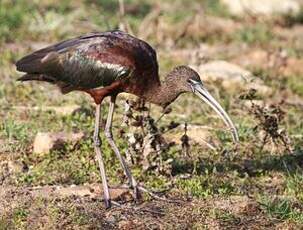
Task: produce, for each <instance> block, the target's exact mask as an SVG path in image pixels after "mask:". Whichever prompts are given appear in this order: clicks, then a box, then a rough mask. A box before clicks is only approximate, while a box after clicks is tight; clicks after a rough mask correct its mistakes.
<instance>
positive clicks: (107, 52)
mask: <svg viewBox="0 0 303 230" xmlns="http://www.w3.org/2000/svg"><path fill="white" fill-rule="evenodd" d="M16 66H17V70H18V71H21V72H25V73H26V74H25V75H23V76H22V77H21V78H19V79H18V80H19V81H29V80H37V81H46V82H50V83H53V84H55V85H57V86H59V88H60V89H61V92H62V93H63V94H66V93H69V92H71V91H74V90H80V91H84V92H86V93H88V94H90V95H91V96H92V98H93V99H94V101H95V103H96V114H95V119H96V120H95V130H94V149H95V152H96V158H97V160H98V163H99V169H100V173H101V177H102V184H103V191H104V200H105V205H106V207H110V206H111V200H110V194H109V190H108V185H107V179H106V175H105V169H104V163H103V158H102V152H101V148H100V147H101V140H100V138H99V126H100V123H99V122H100V113H101V111H100V110H101V107H100V105H101V103H102V101H103V99H104V98H105V97H107V96H110V103H109V112H108V117H107V122H106V125H105V136H106V138H107V140H108V142H109V144H110V146H111V148H112V149H113V151H114V152H115V154H116V156H117V157H118V159H119V161H120V163H121V165H122V168H123V170H124V172H125V174H126V176H127V178H128V180H129V186H130V188H132V189H133V190H134V194H135V198H136V199H137V198H138V196H139V190H144V189H143V188H142V187H140V186H138V184H137V182H136V180H135V179H134V177H133V176H132V174H131V172H130V170H129V168H128V166H127V165H126V162H125V160H124V158H123V157H122V155H121V154H120V152H119V149H118V148H117V146H116V144H115V142H114V139H113V135H112V119H113V113H114V109H115V100H116V96H117V95H118V94H119V93H121V92H126V93H131V94H134V95H136V96H138V97H140V98H143V99H144V100H146V101H148V102H151V103H154V104H157V105H160V106H162V107H164V108H165V107H166V106H168V105H169V104H170V103H171V102H173V101H174V100H175V99H176V98H177V97H178V96H179V95H180V94H182V93H185V92H192V93H194V94H196V95H197V96H198V97H200V98H201V99H202V100H203V101H205V102H206V103H207V104H209V105H210V106H211V107H212V108H213V109H214V110H215V111H216V112H217V113H218V114H219V116H220V117H221V118H222V119H223V120H224V122H225V123H226V125H227V126H229V128H230V129H231V131H232V136H233V140H234V141H235V142H237V141H238V134H237V130H236V128H235V126H234V124H233V123H232V121H231V119H230V118H229V116H228V115H227V114H226V112H225V111H224V110H223V109H222V107H221V106H220V105H219V103H218V102H217V101H216V100H215V99H214V98H213V97H212V96H211V95H210V94H209V93H208V91H207V90H206V89H205V87H204V85H203V83H202V82H201V80H200V77H199V75H198V73H197V72H195V71H194V70H193V69H191V68H190V67H188V66H178V67H175V68H174V69H173V70H172V71H171V72H170V73H169V74H168V75H167V76H166V78H165V81H163V82H160V78H159V74H158V62H157V56H156V52H155V50H154V49H153V48H152V47H151V46H150V45H149V44H147V43H146V42H144V41H142V40H140V39H138V38H136V37H133V36H131V35H129V34H127V33H125V32H122V31H109V32H103V33H90V34H87V35H84V36H81V37H77V38H74V39H70V40H66V41H63V42H60V43H57V44H55V45H52V46H48V47H46V48H44V49H41V50H38V51H36V52H34V53H32V54H29V55H27V56H25V57H23V58H22V59H21V60H19V61H18V62H17V63H16Z"/></svg>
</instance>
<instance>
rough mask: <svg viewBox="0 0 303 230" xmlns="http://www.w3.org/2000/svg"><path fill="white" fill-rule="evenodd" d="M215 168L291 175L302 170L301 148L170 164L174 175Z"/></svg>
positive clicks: (248, 173) (252, 173) (223, 170)
mask: <svg viewBox="0 0 303 230" xmlns="http://www.w3.org/2000/svg"><path fill="white" fill-rule="evenodd" d="M214 169H215V171H216V172H219V173H228V172H234V171H237V172H238V174H239V175H240V176H241V175H243V176H244V175H248V176H250V177H254V176H258V175H260V174H262V173H264V172H270V171H276V172H282V173H284V174H287V175H293V174H295V173H296V172H297V171H298V170H301V171H303V149H300V148H299V149H296V150H295V151H294V152H293V153H284V154H280V155H270V154H268V155H264V156H263V157H262V158H261V157H258V158H257V157H256V158H253V159H247V158H245V159H244V158H243V159H242V158H240V159H238V160H236V161H232V160H219V161H213V160H212V159H211V158H199V160H196V161H194V160H191V159H181V160H175V161H174V163H173V166H172V174H173V175H174V176H177V175H181V174H186V173H189V174H192V173H193V172H194V173H195V174H196V175H204V174H205V173H206V172H212V171H213V170H214Z"/></svg>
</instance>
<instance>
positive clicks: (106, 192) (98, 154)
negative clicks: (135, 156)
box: [94, 104, 111, 208]
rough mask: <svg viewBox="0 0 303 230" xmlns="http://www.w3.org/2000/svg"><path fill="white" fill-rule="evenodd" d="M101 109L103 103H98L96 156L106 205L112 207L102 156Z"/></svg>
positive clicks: (95, 134)
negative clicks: (100, 134)
mask: <svg viewBox="0 0 303 230" xmlns="http://www.w3.org/2000/svg"><path fill="white" fill-rule="evenodd" d="M100 110H101V105H100V104H97V106H96V115H95V131H94V149H95V153H96V158H97V160H98V163H99V170H100V174H101V179H102V186H103V192H104V202H105V207H106V208H110V207H111V200H110V194H109V189H108V184H107V179H106V174H105V168H104V162H103V157H102V154H101V139H100V136H99V132H100Z"/></svg>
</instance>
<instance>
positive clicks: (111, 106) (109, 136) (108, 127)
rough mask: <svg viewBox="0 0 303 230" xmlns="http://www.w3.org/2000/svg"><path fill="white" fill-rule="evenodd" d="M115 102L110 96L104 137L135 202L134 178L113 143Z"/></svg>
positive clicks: (136, 193)
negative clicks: (117, 160) (126, 179)
mask: <svg viewBox="0 0 303 230" xmlns="http://www.w3.org/2000/svg"><path fill="white" fill-rule="evenodd" d="M115 101H116V96H112V97H111V100H110V104H109V111H108V116H107V121H106V125H105V136H106V138H107V140H108V142H109V144H110V146H111V148H112V149H113V151H114V152H115V154H116V156H117V157H118V159H119V161H120V164H121V166H122V168H123V170H124V172H125V175H126V176H127V178H128V181H129V185H130V187H131V188H132V189H134V197H135V199H136V200H137V199H139V197H140V194H139V191H138V186H137V182H136V180H135V178H134V177H133V176H132V174H131V171H130V169H129V167H128V166H127V164H126V162H125V159H124V158H123V156H122V155H121V153H120V151H119V149H118V147H117V145H116V143H115V141H114V138H113V134H112V121H113V114H114V110H115Z"/></svg>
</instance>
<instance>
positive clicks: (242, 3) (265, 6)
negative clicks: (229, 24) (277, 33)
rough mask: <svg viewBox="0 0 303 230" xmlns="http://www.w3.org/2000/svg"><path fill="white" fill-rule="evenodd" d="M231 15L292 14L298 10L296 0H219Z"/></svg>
mask: <svg viewBox="0 0 303 230" xmlns="http://www.w3.org/2000/svg"><path fill="white" fill-rule="evenodd" d="M221 3H222V4H223V5H225V6H226V7H227V9H228V10H229V12H230V13H231V14H232V15H236V16H245V15H265V16H271V15H274V14H293V15H296V14H298V13H299V12H300V7H301V5H300V3H299V1H297V0H283V1H281V0H265V1H264V0H232V1H231V0H221Z"/></svg>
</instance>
